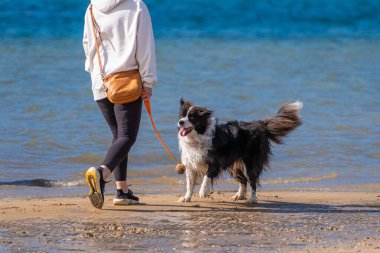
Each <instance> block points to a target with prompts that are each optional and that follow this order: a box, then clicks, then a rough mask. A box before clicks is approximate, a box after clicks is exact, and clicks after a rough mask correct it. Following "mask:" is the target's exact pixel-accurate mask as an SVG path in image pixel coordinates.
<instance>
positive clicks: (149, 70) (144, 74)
mask: <svg viewBox="0 0 380 253" xmlns="http://www.w3.org/2000/svg"><path fill="white" fill-rule="evenodd" d="M136 59H137V63H138V65H139V70H140V75H141V78H142V82H143V85H144V86H145V87H149V88H152V86H153V84H155V83H156V82H157V73H156V53H155V44H154V36H153V28H152V21H151V18H150V14H149V11H148V8H147V7H146V5H145V4H143V3H142V5H141V11H140V13H139V20H138V30H137V47H136Z"/></svg>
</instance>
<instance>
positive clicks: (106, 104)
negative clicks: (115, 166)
mask: <svg viewBox="0 0 380 253" xmlns="http://www.w3.org/2000/svg"><path fill="white" fill-rule="evenodd" d="M96 103H97V104H98V107H99V109H100V111H101V112H102V114H103V117H104V119H105V120H106V122H107V124H108V126H109V128H110V130H111V133H112V143H114V142H115V141H116V138H117V121H116V116H115V111H114V104H113V103H111V102H110V101H109V100H108V98H103V99H101V100H97V101H96ZM100 167H102V168H103V179H104V180H105V179H107V178H108V177H109V176H110V175H111V173H112V172H111V171H110V170H109V169H108V167H107V166H105V165H104V164H103V165H102V166H100Z"/></svg>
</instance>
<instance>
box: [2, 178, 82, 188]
mask: <svg viewBox="0 0 380 253" xmlns="http://www.w3.org/2000/svg"><path fill="white" fill-rule="evenodd" d="M84 184H85V181H84V180H80V179H74V180H62V181H60V180H49V179H42V178H38V179H31V180H17V181H9V182H0V186H34V187H46V188H50V187H76V186H82V185H84Z"/></svg>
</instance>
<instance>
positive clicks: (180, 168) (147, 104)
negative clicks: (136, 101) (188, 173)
mask: <svg viewBox="0 0 380 253" xmlns="http://www.w3.org/2000/svg"><path fill="white" fill-rule="evenodd" d="M144 104H145V108H146V111H147V112H148V115H149V118H150V122H151V123H152V127H153V130H154V132H155V133H156V135H157V138H158V140H159V141H160V142H161V144H162V146H163V147H164V148H165V149H166V152H167V153H168V154H169V156H170V157H171V158H172V159H173V160H174V161H176V162H177V163H178V164H177V166H176V168H175V170H176V171H177V173H178V174H183V173H184V172H185V170H186V167H185V166H184V165H183V164H182V163H180V162H179V161H178V160H177V159H176V158H175V156H174V155H173V154H172V152H170V149H169V148H168V146H167V145H166V143H165V142H164V140H163V139H162V138H161V135H160V134H159V133H158V130H157V128H156V124H154V120H153V116H152V109H151V106H150V101H149V100H144Z"/></svg>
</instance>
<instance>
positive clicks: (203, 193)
mask: <svg viewBox="0 0 380 253" xmlns="http://www.w3.org/2000/svg"><path fill="white" fill-rule="evenodd" d="M210 191H211V178H209V177H208V176H207V175H205V176H204V177H203V182H202V185H201V188H200V190H199V197H201V198H206V197H207V196H208V195H209V194H210Z"/></svg>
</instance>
